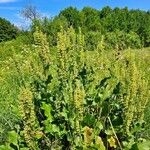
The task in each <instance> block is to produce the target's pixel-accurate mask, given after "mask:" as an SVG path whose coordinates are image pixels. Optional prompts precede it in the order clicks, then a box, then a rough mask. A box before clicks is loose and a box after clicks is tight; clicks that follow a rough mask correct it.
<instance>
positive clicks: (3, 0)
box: [0, 0, 16, 3]
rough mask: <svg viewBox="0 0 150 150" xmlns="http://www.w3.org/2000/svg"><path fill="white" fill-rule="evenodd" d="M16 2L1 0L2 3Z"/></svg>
mask: <svg viewBox="0 0 150 150" xmlns="http://www.w3.org/2000/svg"><path fill="white" fill-rule="evenodd" d="M15 1H16V0H0V3H10V2H15Z"/></svg>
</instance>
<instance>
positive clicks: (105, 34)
mask: <svg viewBox="0 0 150 150" xmlns="http://www.w3.org/2000/svg"><path fill="white" fill-rule="evenodd" d="M37 24H38V25H39V26H41V29H42V30H43V32H45V33H47V34H48V36H49V38H51V41H52V43H53V44H56V32H58V31H60V28H61V27H63V28H64V29H65V28H68V26H73V28H74V29H75V30H76V31H78V29H79V27H80V28H81V29H82V32H83V33H84V34H85V35H86V36H85V40H86V42H87V44H88V45H89V49H91V46H92V47H93V46H94V45H93V44H94V43H97V42H98V41H100V39H101V38H104V40H105V41H106V45H107V48H116V47H117V48H119V49H125V48H129V47H130V48H140V47H143V46H144V47H148V46H150V12H149V11H147V12H146V11H142V10H129V9H128V8H127V7H125V8H122V9H121V8H117V7H116V8H114V9H112V8H110V7H108V6H107V7H104V8H103V9H101V10H97V9H94V8H91V7H84V8H83V9H82V10H78V9H76V8H74V7H69V8H66V9H64V10H62V11H61V12H60V13H59V15H58V16H55V17H54V18H52V19H47V18H45V19H43V20H42V21H41V20H40V21H39V20H36V21H35V22H34V23H33V26H32V29H33V30H34V29H35V28H34V27H35V26H37Z"/></svg>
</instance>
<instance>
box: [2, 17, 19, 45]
mask: <svg viewBox="0 0 150 150" xmlns="http://www.w3.org/2000/svg"><path fill="white" fill-rule="evenodd" d="M18 33H19V30H18V29H17V28H16V27H15V26H14V25H12V24H11V23H10V22H9V21H8V20H6V19H4V18H0V42H2V41H8V40H12V39H14V38H16V37H17V35H18Z"/></svg>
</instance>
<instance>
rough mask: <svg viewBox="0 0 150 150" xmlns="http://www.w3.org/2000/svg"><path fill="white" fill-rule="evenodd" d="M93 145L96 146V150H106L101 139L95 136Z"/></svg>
mask: <svg viewBox="0 0 150 150" xmlns="http://www.w3.org/2000/svg"><path fill="white" fill-rule="evenodd" d="M95 144H96V147H97V150H106V148H105V146H104V143H103V141H102V138H101V137H99V136H97V137H96V138H95Z"/></svg>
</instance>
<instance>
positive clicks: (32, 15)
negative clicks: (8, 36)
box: [21, 5, 40, 21]
mask: <svg viewBox="0 0 150 150" xmlns="http://www.w3.org/2000/svg"><path fill="white" fill-rule="evenodd" d="M21 15H22V16H23V17H24V18H26V19H28V20H31V21H33V20H36V19H38V18H39V17H40V13H39V12H38V11H37V8H36V7H35V6H33V5H27V6H26V7H25V8H23V10H22V11H21Z"/></svg>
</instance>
